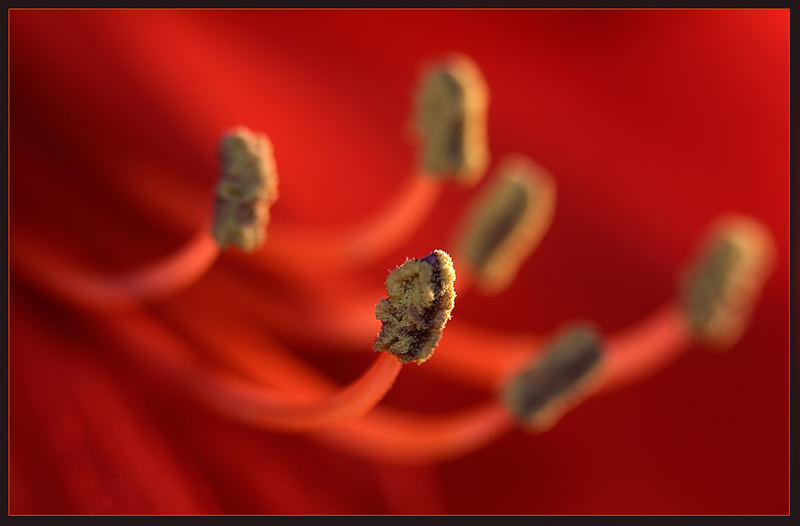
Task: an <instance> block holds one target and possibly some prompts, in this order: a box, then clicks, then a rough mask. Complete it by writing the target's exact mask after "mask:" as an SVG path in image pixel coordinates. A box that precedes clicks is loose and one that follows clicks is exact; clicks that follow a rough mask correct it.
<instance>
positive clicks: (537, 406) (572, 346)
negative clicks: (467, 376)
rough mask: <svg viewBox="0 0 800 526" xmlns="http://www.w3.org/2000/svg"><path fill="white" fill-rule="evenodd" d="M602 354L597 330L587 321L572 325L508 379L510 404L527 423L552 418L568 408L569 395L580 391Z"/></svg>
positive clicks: (507, 389)
mask: <svg viewBox="0 0 800 526" xmlns="http://www.w3.org/2000/svg"><path fill="white" fill-rule="evenodd" d="M601 358H602V340H601V338H600V336H599V335H598V334H597V332H595V330H594V329H592V328H591V327H589V326H586V325H577V326H573V327H570V328H568V329H566V330H565V331H563V332H561V333H560V334H559V335H558V336H557V337H556V339H555V340H554V341H553V342H552V343H550V344H549V346H548V348H547V349H546V350H545V351H544V354H543V355H542V356H541V358H538V359H537V360H536V361H535V362H534V363H532V364H531V365H530V366H529V367H528V368H526V369H524V370H523V371H521V372H520V373H518V374H517V375H516V376H515V377H514V378H513V379H512V380H511V381H510V382H509V383H508V385H507V387H506V390H505V393H504V399H505V402H506V405H507V406H508V408H509V409H510V411H511V413H512V414H513V415H514V416H515V417H516V418H517V420H518V421H519V422H521V423H523V424H528V425H536V424H538V423H539V422H540V421H542V420H548V419H552V418H554V417H555V414H556V413H560V412H561V411H563V410H564V409H565V408H566V406H567V405H568V404H567V402H568V400H567V398H568V397H571V395H573V394H575V393H576V392H577V391H579V389H580V386H581V385H582V384H583V383H584V381H585V380H586V379H587V378H588V377H589V376H590V375H591V373H592V372H593V371H594V370H595V369H596V367H597V365H598V364H599V363H600V359H601ZM567 395H569V396H567Z"/></svg>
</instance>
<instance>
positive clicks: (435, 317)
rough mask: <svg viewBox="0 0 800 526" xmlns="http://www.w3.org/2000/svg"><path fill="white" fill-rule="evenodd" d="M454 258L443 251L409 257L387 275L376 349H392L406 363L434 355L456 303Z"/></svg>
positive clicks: (376, 313)
mask: <svg viewBox="0 0 800 526" xmlns="http://www.w3.org/2000/svg"><path fill="white" fill-rule="evenodd" d="M455 280H456V272H455V269H454V267H453V260H452V259H451V258H450V256H449V255H448V254H447V253H446V252H443V251H441V250H435V251H433V252H432V253H430V254H428V255H427V256H425V257H424V258H419V259H407V260H406V262H405V263H403V264H402V265H400V266H399V267H397V268H396V269H394V270H393V271H391V272H390V273H389V276H388V277H387V278H386V293H387V295H388V296H389V297H388V298H383V299H381V300H380V301H379V302H378V305H377V306H376V307H375V316H376V317H377V318H378V319H379V320H380V321H381V322H383V325H382V326H381V332H380V334H378V337H377V338H375V347H374V349H375V350H376V351H389V352H390V353H391V354H394V355H395V356H397V358H398V359H399V360H400V361H402V362H406V363H408V362H416V363H417V364H421V363H423V362H424V361H425V360H427V359H428V358H430V357H431V355H432V354H433V351H434V350H435V349H436V346H437V345H438V344H439V340H440V339H441V338H442V332H443V331H444V326H445V324H446V323H447V321H448V320H449V319H450V313H451V311H452V310H453V307H454V305H455V297H456V293H455V288H454V285H455Z"/></svg>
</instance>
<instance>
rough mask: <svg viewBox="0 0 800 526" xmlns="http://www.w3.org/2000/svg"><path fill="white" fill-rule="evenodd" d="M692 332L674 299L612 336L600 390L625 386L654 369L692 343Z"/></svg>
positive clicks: (657, 368) (662, 365)
mask: <svg viewBox="0 0 800 526" xmlns="http://www.w3.org/2000/svg"><path fill="white" fill-rule="evenodd" d="M691 344H692V334H691V330H690V328H689V325H688V323H687V321H686V317H685V316H684V314H683V312H682V310H681V309H680V307H679V306H678V305H676V304H674V303H670V304H667V305H666V306H664V307H662V308H661V309H659V310H657V311H656V312H655V313H654V314H652V315H651V316H650V317H649V318H647V319H646V320H645V321H643V322H640V323H639V324H638V325H636V326H634V327H631V328H630V329H628V330H626V331H625V332H622V333H620V334H618V335H616V336H614V337H613V338H611V339H610V340H609V343H608V348H607V351H606V357H605V364H604V372H603V374H602V378H601V380H600V382H599V384H598V389H599V390H601V391H607V390H613V389H617V388H620V387H624V386H626V385H628V384H630V383H633V382H636V381H639V380H642V379H643V378H646V377H647V376H649V375H651V374H653V373H655V372H656V371H658V370H659V369H661V368H662V367H664V366H665V365H667V364H668V363H669V362H670V361H672V360H673V359H675V358H677V357H678V356H679V355H680V354H681V353H683V352H685V351H686V350H687V349H689V348H690V347H691Z"/></svg>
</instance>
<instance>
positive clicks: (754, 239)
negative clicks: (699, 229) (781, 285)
mask: <svg viewBox="0 0 800 526" xmlns="http://www.w3.org/2000/svg"><path fill="white" fill-rule="evenodd" d="M774 259H775V246H774V242H773V240H772V238H771V236H770V234H769V232H768V231H767V229H766V228H765V227H764V226H763V225H761V224H760V223H759V222H757V221H755V220H754V219H751V218H749V217H745V216H727V217H724V218H722V219H720V220H719V221H718V222H717V224H716V225H715V226H714V227H713V228H712V230H711V233H710V235H709V237H708V238H707V240H706V242H705V245H704V246H703V249H702V251H701V252H700V255H699V257H698V258H697V260H696V262H695V263H694V265H693V266H692V267H691V268H690V269H689V271H688V272H687V273H686V275H685V277H684V281H683V298H682V300H683V307H684V310H685V312H686V316H687V318H688V320H689V323H690V325H691V327H692V330H693V332H694V334H695V336H696V337H697V338H698V339H700V340H703V341H706V342H708V343H711V344H712V345H714V346H715V347H717V348H720V349H722V348H726V347H729V346H730V345H732V344H733V343H735V341H736V340H738V339H739V337H740V336H741V335H742V333H743V332H744V330H745V328H746V326H747V324H748V322H749V320H750V317H751V315H752V311H753V309H754V308H755V306H756V303H757V301H758V298H759V296H760V294H761V289H762V288H763V285H764V282H765V281H766V279H767V277H768V276H769V274H770V273H771V271H772V269H773V265H774Z"/></svg>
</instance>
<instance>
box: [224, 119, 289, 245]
mask: <svg viewBox="0 0 800 526" xmlns="http://www.w3.org/2000/svg"><path fill="white" fill-rule="evenodd" d="M219 152H220V172H221V176H220V180H219V183H218V184H217V191H216V196H217V200H216V207H215V209H214V225H213V227H212V232H213V234H214V238H215V239H216V240H217V242H218V243H219V245H220V247H221V248H225V247H227V246H229V245H236V246H238V247H239V248H241V249H242V250H244V251H246V252H252V251H253V250H256V249H257V248H259V247H260V246H261V245H262V244H263V243H264V239H265V238H266V226H267V223H268V222H269V207H270V206H271V205H272V204H273V203H274V202H275V200H276V199H277V198H278V175H277V171H276V169H275V160H274V158H273V154H272V144H271V143H270V142H269V139H267V137H266V136H264V135H263V134H260V133H253V132H251V131H250V130H248V129H247V128H243V127H238V128H235V129H233V130H231V131H230V132H228V133H227V134H226V135H225V136H224V137H223V138H222V141H221V142H220V146H219Z"/></svg>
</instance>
